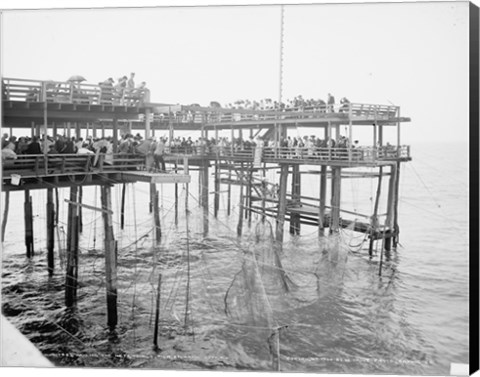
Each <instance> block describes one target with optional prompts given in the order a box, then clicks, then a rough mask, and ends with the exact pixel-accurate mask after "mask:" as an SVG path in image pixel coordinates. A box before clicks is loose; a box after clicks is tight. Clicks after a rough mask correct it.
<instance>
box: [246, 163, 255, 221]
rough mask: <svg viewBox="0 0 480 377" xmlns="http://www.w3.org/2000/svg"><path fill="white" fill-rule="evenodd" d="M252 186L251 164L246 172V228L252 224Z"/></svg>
mask: <svg viewBox="0 0 480 377" xmlns="http://www.w3.org/2000/svg"><path fill="white" fill-rule="evenodd" d="M252 184H253V162H252V163H251V164H250V169H249V172H248V187H247V193H248V197H247V214H248V216H247V217H246V218H247V219H248V226H249V227H250V225H251V224H252V190H253V188H252Z"/></svg>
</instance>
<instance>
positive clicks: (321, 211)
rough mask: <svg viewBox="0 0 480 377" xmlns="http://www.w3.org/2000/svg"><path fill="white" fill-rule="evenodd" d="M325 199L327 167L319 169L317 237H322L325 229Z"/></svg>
mask: <svg viewBox="0 0 480 377" xmlns="http://www.w3.org/2000/svg"><path fill="white" fill-rule="evenodd" d="M326 199H327V165H322V166H321V167H320V205H319V207H318V235H319V236H320V237H322V236H323V235H324V229H325V204H326V201H327V200H326Z"/></svg>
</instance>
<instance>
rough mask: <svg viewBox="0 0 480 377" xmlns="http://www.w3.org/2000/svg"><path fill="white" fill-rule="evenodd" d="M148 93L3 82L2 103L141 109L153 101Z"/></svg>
mask: <svg viewBox="0 0 480 377" xmlns="http://www.w3.org/2000/svg"><path fill="white" fill-rule="evenodd" d="M149 97H150V95H149V91H148V89H134V90H131V91H129V90H127V89H124V90H116V89H115V88H114V87H112V86H105V85H101V84H99V85H93V84H85V83H79V82H65V81H52V80H48V81H38V80H26V79H14V78H4V79H3V80H2V100H3V101H20V102H53V103H72V104H86V105H112V106H117V105H118V106H140V105H142V104H143V103H145V102H149V101H150V98H149Z"/></svg>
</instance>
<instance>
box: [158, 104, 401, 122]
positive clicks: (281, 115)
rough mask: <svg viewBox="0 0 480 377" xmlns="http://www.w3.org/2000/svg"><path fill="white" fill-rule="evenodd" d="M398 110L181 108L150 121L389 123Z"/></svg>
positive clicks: (389, 107) (356, 106)
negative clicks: (339, 120) (334, 119)
mask: <svg viewBox="0 0 480 377" xmlns="http://www.w3.org/2000/svg"><path fill="white" fill-rule="evenodd" d="M398 115H399V107H398V106H394V105H374V104H363V103H349V104H342V105H333V106H332V107H328V106H327V105H325V106H317V107H303V106H302V107H296V108H285V109H283V110H275V109H266V110H253V109H226V108H206V107H195V106H182V110H181V111H175V112H165V113H156V114H154V116H153V121H154V122H158V123H169V122H171V123H183V124H185V123H191V124H218V123H231V122H263V121H284V120H300V119H317V118H327V117H329V118H331V117H340V118H345V119H348V118H352V119H357V120H363V119H365V120H372V121H373V120H375V119H376V120H389V119H394V118H396V117H398Z"/></svg>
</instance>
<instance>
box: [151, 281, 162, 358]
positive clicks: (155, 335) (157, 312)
mask: <svg viewBox="0 0 480 377" xmlns="http://www.w3.org/2000/svg"><path fill="white" fill-rule="evenodd" d="M161 288H162V274H159V275H158V285H157V305H156V310H155V329H154V333H153V346H154V347H155V350H158V324H159V321H160V297H161V296H160V291H161Z"/></svg>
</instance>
